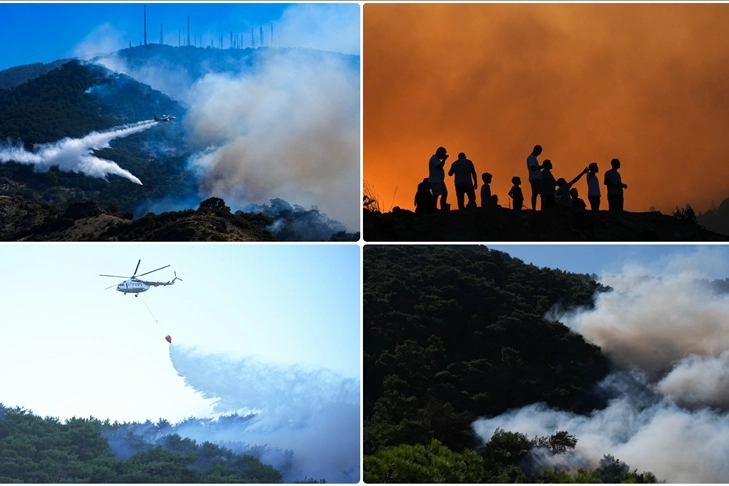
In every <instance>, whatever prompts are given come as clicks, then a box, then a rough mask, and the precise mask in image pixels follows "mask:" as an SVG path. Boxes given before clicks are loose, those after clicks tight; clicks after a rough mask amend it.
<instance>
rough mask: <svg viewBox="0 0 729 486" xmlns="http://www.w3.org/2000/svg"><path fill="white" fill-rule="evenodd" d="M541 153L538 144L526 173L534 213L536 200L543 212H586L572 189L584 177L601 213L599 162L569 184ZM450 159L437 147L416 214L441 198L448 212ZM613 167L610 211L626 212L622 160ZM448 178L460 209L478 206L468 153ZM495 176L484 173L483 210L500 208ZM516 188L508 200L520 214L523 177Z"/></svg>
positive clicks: (593, 203) (607, 180)
mask: <svg viewBox="0 0 729 486" xmlns="http://www.w3.org/2000/svg"><path fill="white" fill-rule="evenodd" d="M541 153H542V147H541V146H540V145H535V146H534V149H533V150H532V153H531V154H529V156H528V157H527V161H526V162H527V170H528V173H529V185H530V186H531V206H532V210H534V211H536V209H537V198H538V197H539V198H541V203H542V205H541V209H542V210H543V211H544V210H545V209H549V208H552V207H555V206H564V207H571V208H581V209H587V205H586V204H585V201H584V200H582V199H581V198H580V197H579V192H578V190H577V188H574V187H572V186H573V185H574V184H575V183H576V182H577V181H579V180H580V179H581V178H582V176H583V175H587V200H588V201H589V203H590V209H591V210H593V211H598V210H599V209H600V184H599V181H598V179H597V173H598V172H599V168H598V166H597V163H596V162H592V163H590V165H588V166H587V167H585V169H584V170H582V171H581V172H580V173H579V174H578V175H577V176H576V177H575V178H574V179H572V180H571V181H569V182H567V180H566V179H564V178H562V177H560V178H558V179H555V178H554V176H553V175H552V168H553V166H552V161H551V160H549V159H547V160H545V161H544V162H543V163H542V164H541V165H540V164H539V160H538V159H537V157H538V156H539V155H540V154H541ZM447 159H448V152H447V150H446V149H445V147H438V149H437V150H436V151H435V154H433V155H432V156H431V157H430V162H429V164H428V165H429V177H426V178H425V179H423V181H422V182H421V183H420V184H418V190H417V192H416V194H415V212H416V213H432V212H434V211H436V210H437V209H438V200H439V199H440V209H441V210H447V209H449V208H450V205H449V204H448V203H447V198H448V189H447V188H446V184H445V175H446V172H445V162H446V160H447ZM610 165H611V166H612V168H611V169H610V170H608V171H607V172H605V176H604V179H603V183H604V184H605V186H607V199H608V209H609V210H610V211H622V210H623V189H627V188H628V186H627V184H623V181H622V179H621V177H620V173H619V172H618V169H619V168H620V160H618V159H612V161H611V162H610ZM448 175H450V176H454V183H455V186H456V200H457V202H458V209H463V208H464V207H465V208H475V207H476V189H478V177H477V175H476V169H475V167H474V165H473V162H471V161H470V160H469V159H468V158H466V154H465V153H464V152H461V153H459V154H458V160H456V161H455V162H453V163H452V164H451V166H450V169H449V170H448ZM492 178H493V176H492V175H491V174H489V173H488V172H485V173H483V174H481V180H482V182H483V184H482V186H481V207H488V206H497V205H498V197H497V196H496V195H495V194H491V180H492ZM511 182H512V184H513V187H512V188H511V189H510V190H509V194H508V195H509V197H510V198H511V201H512V207H513V209H514V210H516V211H520V210H521V208H522V207H523V206H524V194H523V193H522V190H521V187H520V186H521V178H519V177H518V176H514V177H512V178H511ZM466 196H467V197H468V203H467V204H464V202H465V197H466Z"/></svg>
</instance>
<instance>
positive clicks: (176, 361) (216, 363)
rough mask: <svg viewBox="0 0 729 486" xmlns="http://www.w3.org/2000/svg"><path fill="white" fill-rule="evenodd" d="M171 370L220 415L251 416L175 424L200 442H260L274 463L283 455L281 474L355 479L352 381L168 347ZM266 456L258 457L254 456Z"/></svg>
mask: <svg viewBox="0 0 729 486" xmlns="http://www.w3.org/2000/svg"><path fill="white" fill-rule="evenodd" d="M170 359H171V361H172V364H173V366H174V367H175V369H176V370H177V372H178V374H179V375H180V376H182V377H183V378H184V379H185V382H186V383H187V384H188V385H189V386H191V387H192V388H194V389H195V390H196V391H197V392H199V393H200V394H201V395H202V396H203V397H204V398H207V399H214V400H215V404H214V410H215V412H217V413H219V414H221V415H230V414H239V415H242V416H250V415H251V414H254V415H255V416H254V417H253V418H251V419H246V420H245V421H242V420H241V421H231V422H230V423H229V425H226V426H224V427H221V426H218V427H214V428H212V427H202V426H200V427H196V426H195V425H194V423H192V422H188V423H186V424H185V427H184V428H180V429H178V430H176V432H177V433H179V434H180V435H183V436H186V437H190V438H192V439H195V440H197V441H198V442H200V441H205V440H207V441H210V442H218V443H222V445H225V444H224V443H225V442H239V443H245V444H248V445H249V446H250V447H256V446H267V447H268V448H270V449H271V450H272V451H276V450H278V451H284V450H291V451H292V452H293V454H292V455H291V457H290V458H287V457H286V456H285V455H283V454H280V453H278V454H276V453H273V452H272V453H270V454H269V457H268V459H269V460H271V461H272V462H271V464H272V465H273V466H274V467H277V468H278V467H283V466H284V464H278V463H277V461H282V460H283V459H284V458H286V460H287V461H288V467H289V470H287V471H286V472H285V477H284V479H285V480H295V479H303V478H304V477H309V478H315V479H326V480H327V481H328V482H343V483H350V482H357V481H359V455H360V446H359V443H360V431H359V415H360V414H359V401H360V400H359V381H358V380H357V379H354V378H344V377H342V376H339V375H337V374H336V373H333V372H331V371H329V370H325V369H304V368H300V367H297V366H288V367H284V366H274V365H268V364H265V363H261V362H259V361H257V360H255V359H254V358H242V359H232V358H228V357H226V356H223V355H206V354H200V353H197V352H195V351H193V350H190V349H186V348H182V347H179V346H175V345H173V346H170ZM261 459H262V460H264V461H265V460H266V457H261Z"/></svg>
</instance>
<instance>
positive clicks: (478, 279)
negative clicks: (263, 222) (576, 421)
mask: <svg viewBox="0 0 729 486" xmlns="http://www.w3.org/2000/svg"><path fill="white" fill-rule="evenodd" d="M601 291H609V289H607V288H604V287H602V286H601V285H600V284H598V283H597V282H595V280H594V278H593V277H591V276H588V275H575V274H571V273H566V272H563V271H561V270H552V269H548V268H538V267H535V266H533V265H526V264H524V263H523V262H522V261H521V260H518V259H514V258H511V257H510V256H509V255H507V254H506V253H503V252H498V251H490V250H487V249H486V248H485V247H449V246H372V245H368V246H366V247H365V248H364V297H363V299H364V300H363V305H364V454H365V468H364V472H365V481H368V478H369V480H370V481H373V482H383V481H388V482H389V481H393V482H402V481H404V482H441V481H445V482H462V481H465V482H479V481H486V480H488V481H498V482H503V481H507V482H508V481H519V480H526V479H527V478H529V479H536V478H537V477H539V475H540V474H541V473H542V472H541V471H538V473H537V474H535V475H534V476H531V477H529V476H525V474H526V472H525V471H523V470H521V469H519V467H517V466H519V465H520V460H521V459H522V458H523V457H524V456H525V455H526V454H527V453H528V452H529V450H531V449H532V448H535V447H539V446H542V447H546V446H547V445H550V447H552V448H554V450H555V451H557V453H559V452H564V451H566V450H568V449H571V448H574V447H575V443H576V441H577V440H579V438H574V437H572V436H570V435H569V433H568V431H564V433H562V434H556V437H542V438H533V439H532V438H527V437H525V436H523V435H521V434H519V433H518V431H514V432H511V431H502V432H501V434H500V435H499V434H497V435H496V436H494V439H492V441H491V442H490V443H488V444H480V443H479V440H478V439H477V438H476V436H475V434H474V432H473V430H472V428H471V423H472V421H473V420H474V419H475V418H476V417H483V416H495V415H498V414H501V413H503V412H505V411H507V410H509V409H513V408H517V407H522V406H524V405H526V404H530V403H535V402H544V403H546V404H548V405H549V406H551V407H557V408H560V409H564V410H569V411H573V412H578V413H586V412H589V411H591V410H592V409H593V408H597V407H599V406H601V405H604V404H603V403H602V402H601V399H599V398H597V397H595V396H593V395H592V393H591V392H592V390H593V388H594V385H595V384H596V383H597V382H598V381H599V380H601V379H602V378H604V377H605V376H606V375H607V373H608V371H609V367H610V365H609V361H608V360H607V358H606V357H605V356H604V355H603V354H602V353H601V350H600V349H599V348H598V347H597V346H594V345H592V344H589V343H587V342H586V341H585V340H584V339H583V338H582V336H580V335H578V334H576V333H574V332H571V331H570V330H569V329H568V328H567V327H566V326H564V325H563V324H561V323H560V322H556V321H550V320H548V319H546V318H545V317H544V316H545V315H546V314H547V312H548V311H549V310H550V309H552V308H553V307H555V306H561V307H562V308H569V307H572V306H583V307H588V308H589V307H591V306H592V298H593V294H594V293H595V292H601ZM550 450H551V449H550ZM435 457H437V459H434V458H435ZM424 458H430V459H427V460H426V459H424ZM428 461H431V462H428ZM606 461H607V462H606V465H607V466H606V467H613V468H614V467H618V469H621V470H622V469H623V468H624V466H625V465H624V464H623V463H620V461H617V463H615V462H614V458H613V459H610V458H606ZM426 463H427V464H426ZM436 463H437V464H436ZM449 464H450V465H449ZM464 464H465V465H464ZM616 464H617V466H616ZM406 471H407V472H406ZM418 471H419V472H418ZM398 474H399V476H398ZM585 474H587V473H585ZM588 476H589V474H588ZM638 476H640V475H636V476H635V477H634V478H633V479H635V480H639V481H640V480H645V479H646V478H644V477H638ZM590 477H592V478H593V479H595V478H598V479H599V477H600V476H599V474H598V475H597V476H595V475H593V476H590ZM605 477H607V476H605ZM616 477H617V478H618V479H622V477H621V476H620V475H618V476H616ZM558 479H559V478H557V476H556V475H555V476H554V477H543V478H542V480H546V481H557V480H558ZM561 479H562V480H566V478H565V477H562V478H561ZM568 479H570V480H571V481H574V480H575V478H574V477H570V478H568ZM583 479H584V478H583ZM603 479H604V478H603ZM647 479H651V477H650V476H649V477H648V478H647ZM653 479H655V478H653Z"/></svg>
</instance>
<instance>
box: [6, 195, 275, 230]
mask: <svg viewBox="0 0 729 486" xmlns="http://www.w3.org/2000/svg"><path fill="white" fill-rule="evenodd" d="M211 199H216V198H211ZM208 201H210V200H208ZM269 224H271V219H270V218H267V217H265V216H263V215H250V214H231V213H230V210H229V209H228V211H226V210H225V209H224V207H223V208H219V207H210V206H209V205H208V206H207V207H206V201H203V203H201V208H199V209H198V210H192V209H189V210H186V211H170V212H166V213H162V214H159V215H157V214H154V213H148V214H146V215H145V216H144V217H142V218H140V219H138V220H133V219H132V215H131V214H124V215H122V216H120V215H118V213H117V212H115V211H113V210H110V209H108V208H107V209H104V208H102V207H101V206H99V205H98V204H97V203H95V202H94V201H83V202H77V203H73V204H71V205H69V206H68V207H67V208H66V209H65V210H64V209H61V208H58V207H53V206H49V205H46V204H41V203H39V202H36V201H33V200H29V199H24V198H22V197H16V196H1V195H0V241H273V240H276V238H275V237H274V236H273V235H272V234H271V233H269V232H268V231H266V230H265V229H263V228H265V227H266V226H267V225H269Z"/></svg>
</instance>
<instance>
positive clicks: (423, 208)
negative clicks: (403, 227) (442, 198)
mask: <svg viewBox="0 0 729 486" xmlns="http://www.w3.org/2000/svg"><path fill="white" fill-rule="evenodd" d="M432 212H433V193H432V192H430V182H428V178H427V177H426V178H425V179H423V182H421V183H420V184H418V191H417V192H416V193H415V214H430V213H432Z"/></svg>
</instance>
